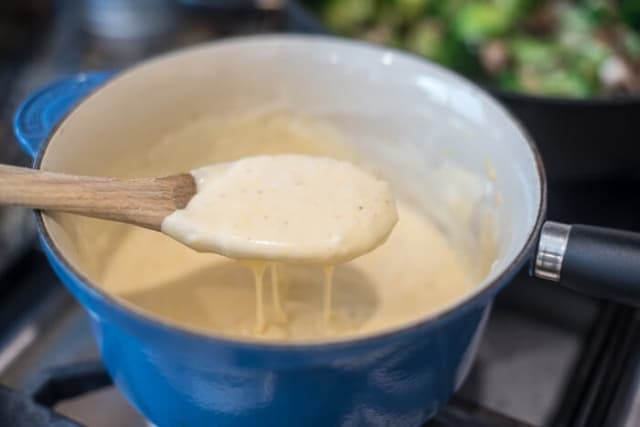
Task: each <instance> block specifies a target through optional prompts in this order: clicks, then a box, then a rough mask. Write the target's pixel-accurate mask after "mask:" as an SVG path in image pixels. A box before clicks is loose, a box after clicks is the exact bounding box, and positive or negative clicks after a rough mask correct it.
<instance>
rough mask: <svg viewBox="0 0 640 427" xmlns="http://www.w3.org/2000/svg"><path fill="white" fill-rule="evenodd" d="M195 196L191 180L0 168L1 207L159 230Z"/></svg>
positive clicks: (182, 177) (3, 166)
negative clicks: (99, 175) (40, 211)
mask: <svg viewBox="0 0 640 427" xmlns="http://www.w3.org/2000/svg"><path fill="white" fill-rule="evenodd" d="M195 192H196V184H195V181H194V179H193V176H191V175H190V174H180V175H171V176H166V177H161V178H138V179H120V178H100V177H87V176H76V175H67V174H62V173H55V172H46V171H41V170H36V169H29V168H20V167H16V166H8V165H0V204H8V205H20V206H26V207H30V208H34V209H43V210H57V211H62V212H70V213H75V214H80V215H85V216H91V217H95V218H102V219H109V220H113V221H120V222H126V223H130V224H135V225H138V226H142V227H146V228H150V229H153V230H160V226H161V224H162V220H163V219H164V218H165V217H166V216H167V215H169V214H171V213H172V212H173V211H175V210H176V209H182V208H184V207H185V206H186V204H187V203H188V202H189V200H190V199H191V197H193V195H194V194H195Z"/></svg>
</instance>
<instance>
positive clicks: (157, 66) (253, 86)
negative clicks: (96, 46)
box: [41, 36, 542, 290]
mask: <svg viewBox="0 0 640 427" xmlns="http://www.w3.org/2000/svg"><path fill="white" fill-rule="evenodd" d="M274 102H275V103H278V102H283V103H286V104H287V105H289V106H291V107H293V108H295V109H296V110H299V111H304V112H306V113H308V114H310V115H313V116H318V117H321V118H323V119H326V120H328V121H329V122H331V123H332V124H333V125H335V126H336V127H337V128H338V129H339V130H340V131H341V132H343V133H344V134H345V135H346V136H347V137H348V139H349V140H350V141H352V142H353V144H354V146H355V148H356V149H357V150H358V151H359V152H360V153H363V155H365V156H366V157H367V159H368V161H369V164H370V165H371V166H372V168H373V169H375V170H376V172H378V173H379V174H381V175H382V176H383V177H384V178H385V179H387V180H389V181H390V182H391V184H392V186H393V188H394V191H396V192H397V193H399V195H400V196H401V197H408V198H411V199H413V200H414V201H415V202H416V203H419V204H420V205H422V206H424V207H425V209H426V210H428V211H429V212H430V214H431V215H432V216H434V218H435V219H436V220H438V222H439V223H440V224H441V226H442V227H443V228H445V229H448V231H450V232H452V233H457V234H458V235H462V236H468V237H469V239H470V240H473V239H474V238H475V237H476V236H474V233H476V231H475V229H474V225H473V224H472V223H473V220H469V221H467V222H468V223H469V224H467V225H463V226H461V225H460V222H459V221H457V220H456V221H452V218H458V219H459V217H465V216H469V215H471V216H474V215H475V214H476V213H477V210H478V209H485V208H486V203H487V200H489V199H487V197H489V196H490V204H491V210H492V211H494V213H495V219H497V227H496V229H495V233H496V238H497V257H495V260H494V259H493V256H492V261H495V262H493V266H492V268H491V271H490V272H489V274H488V276H487V277H486V279H485V280H483V281H482V282H481V283H479V284H478V290H480V289H482V288H483V287H485V286H487V285H488V284H489V283H490V282H491V281H492V280H493V279H494V278H496V277H497V276H498V275H499V274H500V273H502V272H503V271H504V270H505V269H506V268H507V267H508V266H509V265H510V263H511V262H512V261H513V259H514V258H515V257H516V256H517V254H518V253H519V252H520V251H521V249H522V248H523V246H524V245H525V244H526V241H527V238H528V236H529V235H530V234H531V232H532V230H533V229H534V227H535V223H536V218H537V215H538V210H539V208H540V204H541V203H540V201H541V197H542V194H541V192H542V189H541V183H540V177H539V172H538V170H537V166H536V158H535V154H534V153H533V151H532V148H531V147H530V145H529V144H528V143H527V139H526V136H525V135H524V134H523V133H522V132H521V130H520V129H519V127H518V126H517V125H516V124H515V123H514V122H513V121H512V119H511V118H510V117H509V116H508V115H507V114H506V113H505V112H504V111H503V109H502V108H501V107H499V106H498V104H497V103H496V101H494V100H493V99H492V98H490V97H488V96H487V95H485V93H484V92H482V91H480V90H479V89H478V88H476V87H475V86H474V85H472V84H470V83H468V82H467V81H465V80H464V79H462V78H460V77H458V76H456V75H455V74H453V73H451V72H448V71H446V70H444V69H442V68H440V67H439V66H436V65H433V64H430V63H428V62H425V61H423V60H420V59H418V58H416V57H412V56H409V55H404V54H401V53H398V52H396V51H391V50H387V49H385V48H382V47H374V46H371V45H367V44H363V43H359V42H350V41H345V40H339V39H333V38H325V37H304V36H271V37H259V38H253V37H252V38H246V39H236V40H231V41H225V42H222V43H214V44H210V45H204V46H201V47H197V48H193V49H189V50H186V51H183V52H179V53H176V54H172V55H168V56H164V57H161V58H158V59H156V60H153V61H151V62H147V63H144V64H142V65H140V66H138V67H135V68H133V69H131V70H129V71H127V72H125V73H123V74H121V75H120V76H118V77H117V78H115V79H114V80H112V81H111V82H109V83H108V84H107V85H106V86H105V87H103V88H102V89H100V90H99V91H97V92H96V93H95V94H93V95H91V96H90V97H89V98H88V99H87V100H85V101H84V102H83V103H82V105H81V107H80V108H77V109H76V110H75V111H74V112H73V113H72V114H71V115H70V116H69V117H68V118H67V119H66V120H65V121H64V122H63V124H62V125H61V126H60V127H59V128H58V129H57V131H56V132H55V134H54V135H53V136H52V138H51V140H50V144H49V146H48V148H47V149H46V152H45V154H44V156H43V159H42V164H41V166H42V168H43V169H47V170H52V171H63V172H69V173H76V174H90V175H104V176H108V175H113V174H116V175H120V176H140V175H150V174H157V175H162V174H170V173H176V172H183V171H185V170H189V169H192V168H195V167H200V166H204V164H200V163H201V161H200V160H199V157H198V153H193V155H192V156H190V157H189V156H188V157H189V158H190V159H192V160H191V161H190V162H187V163H184V162H183V163H180V162H176V163H175V164H157V165H155V164H154V165H151V166H150V168H147V170H146V172H145V173H144V174H141V173H140V172H139V171H138V170H137V166H138V165H139V164H141V162H146V163H149V159H148V158H147V157H145V156H146V153H147V152H148V148H149V147H150V146H152V145H153V144H155V143H156V142H157V141H158V140H159V139H160V138H161V137H162V135H163V134H165V133H167V132H169V131H171V130H174V129H176V128H178V127H181V126H183V125H185V124H186V123H188V122H189V121H191V120H194V118H195V117H202V116H205V115H210V114H220V113H225V112H229V111H233V110H238V111H242V110H243V109H247V108H256V106H257V107H260V106H268V105H273V103H274ZM184 149H185V150H189V146H188V142H185V148H184ZM254 154H259V153H254ZM220 160H226V159H220ZM206 163H210V161H207V162H206ZM206 163H205V164H206ZM115 164H118V165H119V166H118V168H117V169H114V166H113V165H115ZM467 175H468V176H479V177H484V179H485V181H486V183H489V184H490V186H491V187H492V189H491V190H488V189H487V185H489V184H486V183H481V184H478V182H479V181H474V180H469V179H467V178H468V176H467ZM488 177H490V178H488ZM491 180H494V181H493V183H491ZM482 182H484V181H482ZM494 193H497V194H494ZM469 197H472V198H473V197H475V198H477V200H476V201H478V202H479V203H476V204H474V205H473V209H472V210H471V211H470V212H467V211H466V210H468V209H467V208H465V207H464V206H466V205H465V204H464V203H462V202H464V201H465V199H467V198H469ZM485 199H487V200H485ZM445 207H446V208H445ZM463 211H464V212H463ZM467 219H469V218H467ZM45 226H46V227H47V229H48V231H49V233H50V235H51V237H52V239H53V241H54V243H55V244H56V246H58V247H59V248H60V250H61V251H62V253H63V254H64V256H65V257H66V258H67V259H68V260H69V261H70V262H71V263H72V264H73V265H74V266H75V267H76V268H77V269H79V270H80V271H82V272H83V273H84V274H86V275H87V276H88V277H90V278H95V277H99V275H100V270H101V268H103V266H104V262H103V257H104V254H105V253H108V251H110V250H112V249H113V248H114V247H115V246H114V245H117V240H118V236H119V235H120V232H121V231H123V230H126V228H127V226H124V225H121V224H114V223H109V222H106V221H98V220H92V219H86V218H79V217H75V216H71V215H56V216H46V217H45ZM467 226H468V227H467ZM475 226H477V224H476V225H475ZM454 228H455V230H453V229H454ZM462 240H464V238H463V239H462ZM468 247H469V248H471V249H470V250H472V251H473V250H477V251H482V250H483V248H482V247H481V246H475V247H474V246H473V245H471V246H468ZM474 248H475V249H474ZM475 255H476V254H473V253H472V254H471V256H475ZM477 255H478V256H479V257H481V255H482V254H477ZM425 256H428V255H425Z"/></svg>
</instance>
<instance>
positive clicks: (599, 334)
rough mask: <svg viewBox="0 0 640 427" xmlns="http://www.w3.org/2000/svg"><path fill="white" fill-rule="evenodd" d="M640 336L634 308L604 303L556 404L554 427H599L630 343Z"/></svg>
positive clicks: (624, 364)
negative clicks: (558, 403) (569, 379)
mask: <svg viewBox="0 0 640 427" xmlns="http://www.w3.org/2000/svg"><path fill="white" fill-rule="evenodd" d="M638 333H640V320H638V318H637V316H635V309H633V308H631V307H626V306H622V305H620V304H616V303H606V304H605V305H604V306H603V308H602V310H601V313H600V315H599V316H598V318H597V319H596V320H595V322H594V327H593V329H592V332H591V333H590V335H589V337H588V338H587V340H586V341H585V346H584V348H583V352H582V356H581V358H580V360H578V362H577V364H576V369H575V371H574V373H573V375H572V379H571V381H569V383H568V387H567V390H566V392H565V396H564V397H563V399H561V400H560V402H564V403H563V404H562V405H561V406H560V407H559V412H558V413H557V414H556V418H555V421H554V422H553V423H552V425H554V426H558V427H601V426H603V425H604V424H603V423H604V422H605V419H606V417H607V415H608V412H609V408H610V406H611V404H612V400H613V395H614V392H615V389H616V388H617V386H618V384H619V383H620V381H621V376H622V375H623V367H624V366H626V364H627V362H628V359H629V357H634V355H633V354H631V353H632V351H631V350H632V347H633V340H634V339H635V337H636V335H637V334H638Z"/></svg>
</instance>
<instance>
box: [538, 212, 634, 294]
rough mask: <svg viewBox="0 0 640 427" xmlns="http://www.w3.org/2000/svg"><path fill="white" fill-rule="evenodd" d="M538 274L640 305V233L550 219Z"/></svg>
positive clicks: (543, 236)
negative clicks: (570, 223) (561, 222)
mask: <svg viewBox="0 0 640 427" xmlns="http://www.w3.org/2000/svg"><path fill="white" fill-rule="evenodd" d="M534 273H535V275H536V277H540V278H542V279H547V280H553V281H556V282H559V283H560V284H562V285H565V286H567V287H569V288H572V289H575V290H576V291H579V292H584V293H586V294H590V295H593V296H597V297H600V298H606V299H610V300H613V301H617V302H619V303H622V304H627V305H635V306H640V233H632V232H629V231H621V230H614V229H610V228H603V227H592V226H589V225H579V224H576V225H567V224H560V223H557V222H552V221H547V222H546V223H545V224H544V226H543V227H542V231H541V232H540V240H539V243H538V251H537V253H536V257H535V264H534Z"/></svg>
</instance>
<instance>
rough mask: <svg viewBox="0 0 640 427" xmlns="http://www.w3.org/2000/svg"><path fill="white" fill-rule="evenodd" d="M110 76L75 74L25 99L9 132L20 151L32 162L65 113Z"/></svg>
mask: <svg viewBox="0 0 640 427" xmlns="http://www.w3.org/2000/svg"><path fill="white" fill-rule="evenodd" d="M114 74H115V72H114V71H101V72H89V73H80V74H76V75H73V76H70V77H66V78H63V79H61V80H58V81H55V82H53V83H50V84H49V85H47V86H45V87H43V88H41V89H40V90H38V91H36V92H35V93H33V94H32V95H30V96H29V97H28V98H27V99H25V100H24V101H23V102H22V104H20V106H19V107H18V110H17V111H16V114H15V116H14V118H13V130H14V132H15V134H16V138H17V139H18V142H19V143H20V146H21V147H22V149H23V150H24V151H25V152H26V153H27V154H28V155H30V156H31V158H33V159H35V158H36V156H37V155H38V152H39V151H40V147H41V146H42V143H43V142H44V141H45V140H46V139H47V138H48V137H49V135H50V134H51V132H53V129H54V128H55V127H56V125H57V124H58V123H59V122H60V121H61V120H62V119H63V118H64V117H65V116H66V115H67V114H68V113H69V111H71V109H72V108H73V107H74V106H75V105H76V104H77V103H78V102H80V101H81V100H82V99H84V98H85V97H86V96H87V95H88V94H89V93H91V92H92V91H94V90H95V89H96V88H97V87H99V86H101V85H102V84H103V83H104V82H106V81H107V80H109V79H110V78H111V77H112V76H113V75H114Z"/></svg>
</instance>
